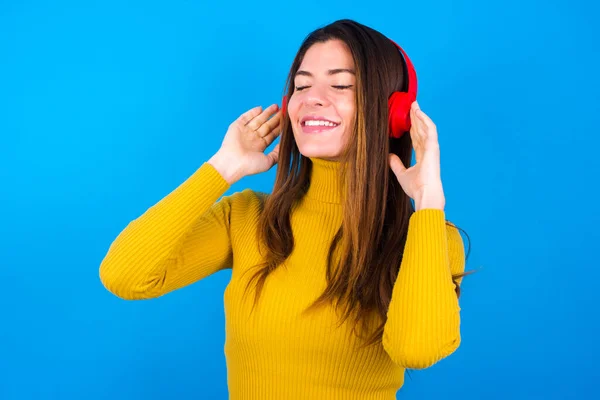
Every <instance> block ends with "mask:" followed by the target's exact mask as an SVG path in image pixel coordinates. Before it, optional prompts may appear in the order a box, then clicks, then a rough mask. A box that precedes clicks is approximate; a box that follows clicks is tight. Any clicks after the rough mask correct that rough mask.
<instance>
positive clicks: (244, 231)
mask: <svg viewBox="0 0 600 400" xmlns="http://www.w3.org/2000/svg"><path fill="white" fill-rule="evenodd" d="M312 161H313V170H312V176H311V184H310V188H309V191H308V193H307V194H306V196H305V197H304V199H303V200H302V202H301V204H300V206H299V207H298V208H297V209H296V210H295V212H294V213H293V214H292V229H293V233H294V238H295V247H294V250H293V252H292V254H291V256H290V258H289V259H288V263H287V268H284V267H280V268H277V269H276V270H275V271H274V272H273V273H272V274H271V275H270V276H269V278H268V279H267V280H266V281H265V286H264V288H263V292H262V295H261V298H260V301H259V303H258V304H257V306H256V308H255V309H254V311H253V313H252V314H251V318H249V317H248V316H249V312H250V308H251V303H252V301H253V292H251V291H250V292H248V296H247V297H245V299H246V302H242V301H241V299H242V292H243V290H244V288H245V284H246V282H247V281H248V279H249V277H250V276H251V275H252V274H245V275H244V276H242V275H243V272H244V271H245V270H246V269H247V268H249V267H250V266H253V265H255V264H257V263H258V262H259V261H260V260H261V259H260V256H259V254H258V249H257V245H256V240H255V233H256V229H257V221H258V216H259V209H260V203H261V201H264V196H266V195H265V194H263V193H259V192H255V191H252V190H249V189H246V190H243V191H241V192H236V193H234V194H232V195H229V196H223V194H224V193H225V192H226V191H227V190H228V188H229V187H230V186H229V185H228V183H227V182H226V181H225V180H224V179H223V177H222V176H221V175H220V174H219V173H218V172H217V171H216V170H215V169H214V168H213V167H212V165H210V164H208V163H204V164H203V165H202V166H201V167H200V168H199V169H198V170H197V171H195V172H194V174H192V175H191V176H190V177H189V178H188V179H187V180H186V181H185V182H183V183H182V184H181V185H180V186H179V187H177V188H176V189H175V190H174V191H172V192H171V193H169V194H168V195H167V196H166V197H165V198H163V199H162V200H161V201H159V202H158V203H157V204H155V205H154V206H152V207H150V208H149V209H148V210H147V211H146V212H145V213H144V214H143V215H141V216H140V217H139V218H137V219H135V220H133V221H131V222H130V223H129V224H128V225H127V227H126V228H125V229H124V230H123V231H122V232H121V233H120V234H119V235H118V237H117V238H116V239H115V240H114V242H113V243H112V245H111V246H110V249H109V251H108V253H107V255H106V256H105V258H104V260H103V261H102V263H101V265H100V279H101V281H102V283H103V284H104V286H105V287H106V288H107V289H108V290H109V291H110V292H112V293H114V294H115V295H116V296H119V297H121V298H124V299H132V300H136V299H148V298H156V297H159V296H161V295H164V294H165V293H168V292H171V291H173V290H176V289H178V288H181V287H182V286H185V285H189V284H192V283H194V282H196V281H198V280H200V279H202V278H204V277H206V276H208V275H211V274H214V273H215V272H217V271H220V270H223V269H225V268H231V269H232V274H231V280H230V282H229V284H228V285H227V287H226V289H225V293H224V306H225V317H226V339H225V347H224V350H225V356H226V362H227V370H228V373H227V382H228V388H229V396H230V399H231V400H242V399H248V400H271V399H277V400H280V399H286V400H294V399H333V400H335V399H348V400H351V399H352V400H354V399H356V400H359V399H360V400H371V399H372V400H375V399H379V400H384V399H385V400H391V399H395V398H396V392H397V390H398V389H399V388H400V387H401V386H402V384H403V383H404V371H405V368H412V369H417V368H426V367H428V366H430V365H432V364H434V363H436V362H437V361H439V360H441V359H442V358H444V357H446V356H448V355H449V354H451V353H452V352H453V351H454V350H455V349H456V348H457V347H458V346H459V344H460V315H459V314H460V307H459V304H458V299H457V296H456V294H455V291H454V285H453V283H452V280H451V274H452V273H458V272H462V271H463V269H464V263H465V260H464V249H463V242H462V239H461V236H460V235H459V233H458V230H457V229H456V228H455V227H448V226H447V225H446V224H445V214H444V211H443V210H437V209H422V210H419V211H417V212H415V213H414V214H413V215H412V216H411V219H410V223H409V228H408V229H409V231H408V238H407V243H406V248H405V251H404V258H403V261H402V265H401V269H400V273H399V276H398V279H397V280H396V282H395V285H394V290H393V293H392V299H391V304H390V307H389V311H388V315H387V317H388V319H387V322H386V325H385V330H384V337H383V343H382V345H375V346H370V347H366V348H363V349H357V348H356V345H357V344H358V342H357V339H356V337H355V336H352V335H351V334H350V332H351V322H350V321H351V319H348V320H347V323H346V324H345V325H342V327H340V328H337V329H336V323H337V321H338V320H337V316H336V314H335V311H334V309H333V308H331V309H323V308H321V309H319V310H317V311H316V312H315V313H310V314H309V315H308V316H307V317H301V316H300V313H301V312H302V310H304V309H305V308H306V307H307V306H308V305H309V304H311V302H312V301H313V300H314V299H316V298H317V296H318V295H319V294H320V293H321V292H322V291H323V289H324V288H325V268H326V254H327V251H328V249H329V244H330V242H331V240H332V238H333V236H334V234H335V232H336V231H337V228H338V227H339V225H340V224H341V221H342V213H341V203H340V199H339V198H338V197H337V195H336V193H337V190H336V189H337V188H336V184H337V182H336V179H335V176H336V174H335V172H336V168H337V167H338V165H339V164H338V163H337V162H333V161H325V160H321V159H313V160H312ZM221 196H223V197H222V198H221ZM220 198H221V199H220ZM219 199H220V200H219Z"/></svg>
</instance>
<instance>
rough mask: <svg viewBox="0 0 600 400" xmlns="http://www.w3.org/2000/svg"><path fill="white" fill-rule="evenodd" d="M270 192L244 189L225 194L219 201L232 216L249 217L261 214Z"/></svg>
mask: <svg viewBox="0 0 600 400" xmlns="http://www.w3.org/2000/svg"><path fill="white" fill-rule="evenodd" d="M268 196H269V195H268V194H267V193H264V192H260V191H256V190H252V189H243V190H241V191H238V192H235V193H232V194H229V195H226V196H223V197H222V198H221V200H219V203H221V207H223V208H226V209H227V210H228V211H229V213H230V215H231V217H232V218H233V217H237V218H239V217H247V216H249V215H253V214H259V213H260V212H261V211H262V209H263V208H264V203H265V201H266V199H267V198H268Z"/></svg>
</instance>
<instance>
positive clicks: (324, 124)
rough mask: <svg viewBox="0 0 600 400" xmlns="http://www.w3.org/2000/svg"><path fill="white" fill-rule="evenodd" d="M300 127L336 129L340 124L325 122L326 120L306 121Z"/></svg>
mask: <svg viewBox="0 0 600 400" xmlns="http://www.w3.org/2000/svg"><path fill="white" fill-rule="evenodd" d="M300 125H301V126H302V127H305V126H306V127H327V128H335V127H336V126H338V125H339V124H338V123H336V122H331V121H324V120H310V119H309V120H306V121H304V122H302V123H300Z"/></svg>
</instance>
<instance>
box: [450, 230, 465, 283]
mask: <svg viewBox="0 0 600 400" xmlns="http://www.w3.org/2000/svg"><path fill="white" fill-rule="evenodd" d="M446 236H447V237H448V258H449V260H450V269H451V270H452V273H453V274H458V273H462V272H463V271H464V269H465V247H464V242H463V239H462V236H461V234H460V230H459V229H458V227H457V226H456V225H454V223H452V222H451V221H446Z"/></svg>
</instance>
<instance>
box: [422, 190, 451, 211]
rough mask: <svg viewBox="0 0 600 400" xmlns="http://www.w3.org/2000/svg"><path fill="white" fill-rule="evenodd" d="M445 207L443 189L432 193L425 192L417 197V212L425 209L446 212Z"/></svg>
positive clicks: (431, 191)
mask: <svg viewBox="0 0 600 400" xmlns="http://www.w3.org/2000/svg"><path fill="white" fill-rule="evenodd" d="M445 206H446V198H445V196H444V191H443V190H442V189H441V188H439V189H436V190H430V191H427V190H425V191H423V192H422V193H420V194H419V195H417V196H415V211H419V210H422V209H425V208H434V209H438V210H444V207H445Z"/></svg>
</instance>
